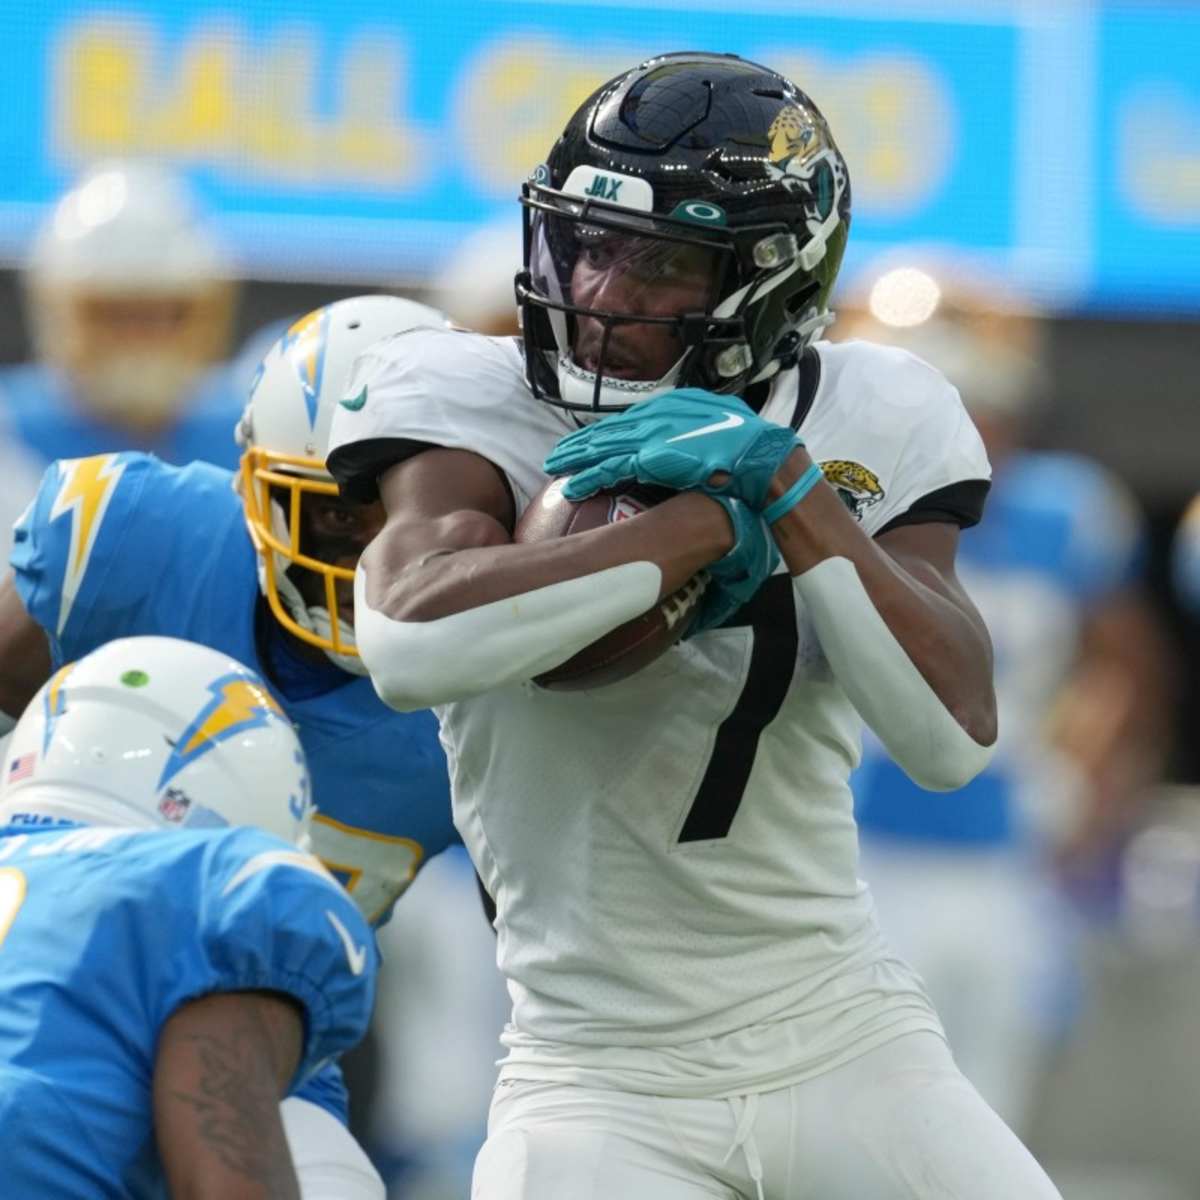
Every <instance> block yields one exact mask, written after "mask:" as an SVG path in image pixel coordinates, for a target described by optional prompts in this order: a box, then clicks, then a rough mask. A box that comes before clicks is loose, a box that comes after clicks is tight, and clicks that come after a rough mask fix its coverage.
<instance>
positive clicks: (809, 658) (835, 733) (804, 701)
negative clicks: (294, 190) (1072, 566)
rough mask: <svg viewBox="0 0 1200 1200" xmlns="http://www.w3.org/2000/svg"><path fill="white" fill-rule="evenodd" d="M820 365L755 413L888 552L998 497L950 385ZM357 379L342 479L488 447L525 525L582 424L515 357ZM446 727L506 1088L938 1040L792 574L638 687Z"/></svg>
mask: <svg viewBox="0 0 1200 1200" xmlns="http://www.w3.org/2000/svg"><path fill="white" fill-rule="evenodd" d="M815 355H816V357H815V360H813V359H810V360H809V361H808V364H807V365H806V368H805V370H806V372H807V374H806V380H807V384H806V389H805V390H807V393H808V394H807V395H805V396H804V397H803V399H801V391H802V388H801V385H800V374H801V372H799V371H798V370H797V369H792V370H789V371H786V372H784V373H782V374H781V375H780V376H779V377H778V378H777V379H776V381H775V382H774V384H773V386H772V388H771V393H770V397H769V399H768V401H767V404H766V406H765V408H764V409H763V415H764V416H766V417H767V418H768V419H771V420H775V421H778V422H779V423H781V424H792V423H793V422H794V421H796V420H800V430H801V433H802V436H803V437H804V440H805V442H806V444H807V446H808V449H809V452H810V453H811V454H812V456H813V458H814V459H815V460H817V461H818V462H820V463H821V464H822V467H823V469H824V472H825V476H826V479H827V480H828V482H829V483H830V484H831V485H832V486H833V487H835V488H836V489H837V491H838V493H839V495H840V496H841V497H842V499H843V500H844V501H845V503H846V504H847V506H848V508H850V510H851V511H852V512H854V513H855V515H856V516H857V517H858V519H859V520H860V521H861V523H862V526H863V528H864V530H865V531H866V532H867V533H868V534H875V533H877V532H878V531H879V530H881V529H882V528H884V527H885V526H886V525H888V523H889V522H891V521H892V520H893V519H895V518H897V517H898V516H900V515H901V514H903V513H905V512H907V511H908V510H909V509H910V508H911V507H912V506H913V505H914V503H915V502H917V501H919V500H922V499H923V498H925V497H928V496H930V495H931V494H934V493H939V492H941V491H942V489H946V488H950V487H951V486H952V485H955V484H959V483H966V482H969V481H984V480H986V479H987V478H988V475H989V468H988V463H987V459H986V456H985V454H984V450H983V446H982V444H981V442H980V440H979V437H978V434H977V433H976V431H975V429H974V427H973V425H972V424H971V422H970V420H969V418H968V417H967V415H966V412H965V411H964V409H963V407H962V405H961V403H960V402H959V399H958V395H957V393H956V392H955V391H954V389H953V388H952V387H951V386H950V385H949V384H948V383H947V382H946V380H945V378H944V377H943V376H941V375H940V374H939V373H938V372H936V371H935V370H934V369H933V368H931V367H929V366H927V365H926V364H925V363H923V362H921V361H920V360H919V359H916V358H914V357H912V356H911V355H909V354H908V353H906V352H905V351H901V350H895V349H890V348H885V347H880V346H875V345H872V344H868V343H864V342H851V343H843V344H838V345H834V344H831V343H825V342H822V343H819V344H818V345H817V346H816V347H815ZM814 368H815V374H816V376H817V377H816V379H815V390H814V388H813V376H814ZM364 386H365V387H366V389H367V391H366V396H367V400H366V402H365V404H363V405H362V406H361V407H360V408H358V409H357V410H356V411H348V410H345V409H342V410H339V412H338V414H337V417H336V418H335V421H334V426H333V434H332V441H331V465H332V466H333V469H334V473H335V474H336V475H340V476H341V477H343V478H345V477H346V474H347V473H346V471H345V470H343V469H341V468H342V463H344V462H351V461H354V456H355V455H356V453H358V454H359V456H360V457H361V452H363V451H364V450H365V449H366V448H367V444H370V443H372V442H378V443H379V444H384V442H383V440H384V439H387V440H392V439H401V440H403V441H414V442H421V443H429V444H434V445H439V446H448V447H455V448H462V449H467V450H472V451H475V452H477V453H478V454H480V455H482V456H483V457H484V458H487V459H489V460H490V461H492V462H493V463H494V464H496V466H497V467H499V468H500V469H501V470H502V471H503V472H504V474H505V475H506V476H507V478H508V480H509V483H510V485H511V487H512V490H513V494H514V496H515V498H516V501H517V508H518V512H519V511H521V510H523V508H524V507H525V506H526V505H527V504H528V503H529V501H530V500H531V499H532V498H533V497H534V496H535V495H536V494H537V493H538V491H540V489H541V488H542V487H543V486H544V485H545V483H546V482H547V476H546V475H545V473H544V472H543V470H542V465H541V464H542V461H543V459H544V458H545V456H546V454H547V453H548V452H549V451H550V449H551V448H552V447H553V446H554V444H555V443H556V442H557V440H558V439H559V438H560V437H562V436H563V435H564V434H565V433H567V432H569V431H570V430H571V429H573V428H575V427H576V422H575V420H574V418H573V417H572V416H570V415H569V414H568V413H566V412H564V411H562V410H560V409H557V408H555V407H553V406H552V405H549V404H547V403H545V402H543V401H540V400H537V399H535V398H534V397H533V396H532V395H531V394H530V392H529V390H528V388H527V387H526V385H525V380H524V370H523V364H522V361H521V356H520V352H519V349H518V348H517V344H516V342H515V341H512V340H506V339H489V338H484V337H481V336H479V335H475V334H465V333H457V332H453V331H447V332H435V331H432V330H420V331H414V332H410V333H404V334H401V335H398V336H396V337H394V338H391V339H389V340H387V341H386V342H383V343H381V344H379V345H378V346H377V347H374V348H373V349H372V350H371V351H369V352H368V353H367V355H365V356H364V357H363V358H362V359H360V360H359V362H358V364H357V366H356V369H355V372H354V377H353V379H352V381H351V383H350V386H349V389H348V394H349V395H361V394H362V393H361V389H362V388H363V387H364ZM798 409H799V411H798ZM801 418H802V419H801ZM356 443H363V444H364V445H363V446H359V447H358V448H357V451H356V449H355V444H356ZM335 451H336V452H337V453H336V454H335V453H334V452H335ZM343 456H346V457H344V458H343ZM339 460H342V461H341V462H339ZM981 486H982V485H981ZM438 715H439V717H440V719H441V726H442V739H443V741H444V743H445V746H446V750H447V753H448V756H449V761H450V768H451V776H452V783H453V794H454V819H455V823H456V825H457V826H458V829H459V831H460V832H461V834H462V836H463V839H464V841H465V842H466V844H467V847H468V849H469V850H470V852H471V856H472V858H473V859H474V861H475V864H476V867H477V869H478V871H479V873H480V875H481V877H482V879H483V882H484V884H485V885H486V887H487V889H488V891H489V892H490V894H491V895H492V897H493V898H494V899H495V901H496V905H497V908H498V914H499V915H498V918H497V930H498V935H499V942H498V950H497V953H498V957H499V962H500V966H501V968H502V970H503V971H504V974H505V976H506V977H507V979H508V981H509V990H510V993H511V995H512V999H513V1015H512V1022H511V1025H510V1027H509V1028H508V1030H507V1031H506V1034H505V1038H504V1040H505V1043H506V1045H507V1046H508V1049H509V1054H508V1057H507V1058H506V1059H505V1063H504V1067H503V1072H502V1074H504V1075H508V1076H515V1077H521V1078H546V1079H558V1080H564V1081H571V1082H580V1083H589V1084H593V1085H597V1086H609V1087H625V1088H631V1089H634V1090H639V1091H647V1092H655V1093H659V1094H664V1095H670V1094H674V1095H696V1096H699V1095H706V1096H721V1095H734V1094H739V1093H743V1092H748V1091H755V1090H764V1089H767V1088H771V1087H782V1086H785V1085H787V1084H789V1083H792V1082H796V1081H798V1080H800V1079H803V1078H806V1077H807V1076H810V1075H813V1074H816V1073H818V1072H820V1071H822V1070H826V1069H828V1068H830V1067H832V1066H834V1065H836V1064H837V1063H839V1062H843V1061H846V1060H848V1059H850V1058H853V1057H855V1056H856V1055H857V1054H860V1053H862V1052H863V1051H865V1050H866V1049H869V1048H870V1047H872V1046H875V1045H878V1044H881V1043H882V1042H885V1041H888V1040H890V1039H892V1038H894V1037H897V1036H899V1035H901V1034H903V1033H907V1032H910V1031H912V1030H917V1029H926V1030H933V1031H939V1026H938V1023H937V1018H936V1017H935V1016H934V1014H933V1012H932V1010H931V1008H930V1007H929V1004H928V1001H927V1000H926V998H925V996H924V993H923V991H922V989H921V986H920V983H919V981H917V979H916V978H915V976H913V975H912V973H911V972H909V970H908V969H907V968H906V967H905V966H904V965H903V964H901V963H899V962H897V961H896V960H894V959H892V958H891V957H890V956H889V953H888V950H887V948H886V946H885V945H884V943H883V941H882V939H881V937H880V934H879V932H878V929H877V927H876V923H875V918H874V914H873V908H872V903H871V899H870V896H869V893H868V892H867V890H866V888H865V886H864V885H863V884H862V883H860V882H859V880H858V878H857V875H856V867H857V857H858V852H857V839H856V834H855V826H854V819H853V815H852V804H851V797H850V790H849V787H848V785H847V779H848V776H849V774H850V772H851V770H852V769H853V767H854V766H855V765H856V764H857V762H858V757H859V750H860V734H861V722H860V719H859V717H858V715H857V713H856V712H855V710H854V709H853V707H852V706H851V704H850V702H849V701H848V699H847V698H846V695H845V693H844V692H843V690H842V688H841V686H840V684H839V683H838V681H837V679H835V678H834V676H833V673H832V671H831V670H830V667H829V664H828V663H827V661H826V659H825V656H824V655H823V653H822V651H821V647H820V645H819V644H818V641H817V638H816V636H815V633H814V631H813V628H812V625H811V622H810V620H809V617H808V615H807V613H806V612H805V611H803V609H802V607H801V606H800V604H799V602H798V600H797V599H796V596H795V592H794V589H793V588H792V586H791V581H790V579H789V577H788V576H787V575H786V574H780V575H777V576H776V577H775V578H773V579H771V580H769V581H768V582H767V584H766V585H765V586H764V587H763V588H762V589H761V591H760V592H759V594H758V596H756V597H755V599H754V601H753V602H752V603H751V604H749V605H748V606H746V608H745V609H743V610H742V612H741V613H739V614H738V616H737V617H736V618H735V623H734V624H733V625H731V626H726V627H724V628H721V629H717V630H710V631H707V632H705V633H702V634H700V635H698V636H697V637H694V638H692V639H691V640H689V641H687V642H684V643H681V644H680V645H678V646H676V647H674V648H673V649H671V650H670V651H668V652H667V653H666V654H665V655H664V656H663V657H662V658H660V659H658V660H657V661H656V662H654V663H653V664H651V665H650V666H649V667H647V668H646V669H644V670H642V671H640V672H639V673H638V674H637V675H635V676H633V677H632V678H630V679H628V680H625V681H623V682H620V683H616V684H613V685H611V686H608V687H604V688H598V689H595V690H593V691H584V692H574V693H561V692H552V691H546V690H543V689H541V688H539V687H537V686H535V685H534V684H532V683H519V684H513V685H511V686H508V687H503V688H499V689H496V690H495V691H493V692H490V693H487V694H485V695H482V696H477V697H473V698H471V699H467V700H461V701H457V702H454V703H450V704H446V705H444V706H442V708H441V709H440V710H439V714H438Z"/></svg>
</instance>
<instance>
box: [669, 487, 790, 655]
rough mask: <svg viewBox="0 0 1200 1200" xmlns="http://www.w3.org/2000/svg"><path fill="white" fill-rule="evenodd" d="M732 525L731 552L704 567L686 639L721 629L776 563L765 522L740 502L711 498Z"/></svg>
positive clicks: (770, 573) (725, 497)
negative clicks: (700, 591) (701, 588)
mask: <svg viewBox="0 0 1200 1200" xmlns="http://www.w3.org/2000/svg"><path fill="white" fill-rule="evenodd" d="M713 499H715V500H716V501H717V502H718V503H719V504H721V505H722V506H723V507H724V509H725V511H726V512H727V513H728V514H729V519H730V520H731V521H732V522H733V536H734V543H733V548H732V549H731V550H730V551H729V553H728V554H726V555H725V557H724V558H719V559H717V561H716V562H715V563H713V564H712V565H711V566H709V567H707V568H706V570H707V571H708V576H709V580H708V586H707V587H706V588H705V589H704V595H703V596H702V597H701V599H700V606H699V608H698V609H697V612H696V617H695V619H694V620H693V621H692V624H691V625H690V626H689V627H688V631H687V634H686V635H685V636H686V637H694V636H695V635H696V634H698V633H703V632H704V630H706V629H716V628H717V626H718V625H724V624H725V622H726V621H728V620H729V618H730V617H732V616H733V614H734V613H736V612H737V610H738V609H739V608H741V607H742V605H743V604H745V603H747V602H748V601H749V600H750V599H751V598H752V597H753V596H754V593H755V592H757V591H758V589H759V588H760V587H762V585H763V583H764V582H765V581H766V580H767V579H769V578H770V577H771V575H772V574H773V573H774V571H775V567H776V566H777V565H778V563H779V549H778V547H776V545H775V539H774V538H773V537H772V536H771V531H770V530H769V529H768V528H767V524H766V522H765V521H764V520H763V519H762V517H760V516H759V515H758V513H756V512H755V511H754V509H752V508H750V507H749V505H746V504H743V503H742V502H741V501H740V500H732V499H730V498H729V497H728V496H714V497H713Z"/></svg>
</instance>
